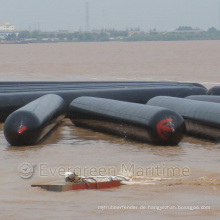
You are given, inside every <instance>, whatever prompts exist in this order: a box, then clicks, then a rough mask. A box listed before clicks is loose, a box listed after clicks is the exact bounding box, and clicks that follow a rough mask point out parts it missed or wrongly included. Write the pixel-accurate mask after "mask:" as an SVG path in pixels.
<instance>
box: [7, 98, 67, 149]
mask: <svg viewBox="0 0 220 220" xmlns="http://www.w3.org/2000/svg"><path fill="white" fill-rule="evenodd" d="M66 110H67V105H66V102H65V101H64V100H63V99H62V98H61V97H60V96H58V95H53V94H51V95H45V96H43V97H40V98H38V99H36V100H35V101H33V102H30V103H29V104H27V105H25V106H24V107H22V108H20V109H18V110H17V111H15V112H13V113H12V114H11V115H9V117H8V118H7V119H6V121H5V125H4V134H5V137H6V139H7V141H8V142H9V143H10V144H11V145H14V146H21V145H34V144H37V143H38V142H39V141H40V140H41V139H42V138H43V137H44V136H45V135H46V134H47V133H48V132H49V131H50V130H51V129H52V128H54V127H55V126H56V125H57V123H59V122H60V121H61V120H62V119H63V118H64V117H65V114H66Z"/></svg>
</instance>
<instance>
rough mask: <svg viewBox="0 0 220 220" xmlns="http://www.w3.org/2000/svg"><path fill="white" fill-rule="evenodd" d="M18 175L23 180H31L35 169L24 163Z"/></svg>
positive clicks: (19, 167)
mask: <svg viewBox="0 0 220 220" xmlns="http://www.w3.org/2000/svg"><path fill="white" fill-rule="evenodd" d="M18 173H19V176H20V177H21V178H23V179H29V178H31V177H32V175H33V173H34V168H33V166H32V165H31V164H30V163H28V162H24V163H21V164H20V165H19V166H18Z"/></svg>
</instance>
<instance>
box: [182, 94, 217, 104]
mask: <svg viewBox="0 0 220 220" xmlns="http://www.w3.org/2000/svg"><path fill="white" fill-rule="evenodd" d="M186 99H191V100H197V101H205V102H216V103H220V96H218V95H191V96H187V97H186Z"/></svg>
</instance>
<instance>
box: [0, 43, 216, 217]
mask: <svg viewBox="0 0 220 220" xmlns="http://www.w3.org/2000/svg"><path fill="white" fill-rule="evenodd" d="M0 47H1V48H0V79H1V80H24V79H26V80H51V79H53V80H124V79H125V80H168V81H169V80H178V81H186V80H188V81H195V82H196V81H197V80H198V79H199V82H200V83H202V82H205V85H206V86H207V87H211V86H212V85H214V84H217V83H218V79H219V72H220V63H219V57H220V44H219V42H218V41H200V42H138V43H118V42H117V43H73V44H39V45H35V44H30V45H1V46H0ZM60 51H62V53H60ZM30 53H31V54H32V56H30V55H29V54H30ZM21 54H22V56H21ZM219 151H220V145H219V144H215V143H213V142H208V141H206V140H199V139H195V138H192V137H185V138H184V139H183V140H182V141H181V142H180V144H179V145H178V146H172V147H171V146H152V145H149V144H145V143H139V142H135V141H131V140H127V139H122V138H120V137H116V136H113V135H108V134H102V133H99V132H95V131H92V130H89V129H83V128H79V127H75V126H74V125H73V124H72V123H71V121H70V120H68V119H65V121H64V122H63V123H62V124H61V125H59V126H58V127H56V128H55V129H54V130H53V132H51V134H50V135H49V136H47V137H46V138H45V139H43V140H42V141H41V142H40V143H39V144H38V145H36V146H31V147H19V148H17V147H12V146H9V144H8V143H7V141H6V140H5V137H4V133H3V124H0V195H1V196H0V203H1V206H0V213H1V218H2V219H18V218H19V219H30V218H33V217H34V218H36V219H45V216H47V219H63V218H65V219H72V218H73V217H76V218H77V219H99V218H100V219H113V218H114V219H115V218H116V219H117V218H120V219H134V218H138V219H144V218H146V214H147V215H148V216H149V219H176V218H177V217H184V218H185V217H189V218H191V219H194V217H195V216H198V218H199V217H201V216H203V217H204V218H205V217H206V216H209V217H210V216H211V217H215V218H217V217H218V216H219V215H220V209H219V203H220V199H219V198H220V197H219V194H220V186H219V180H220V178H219V173H220V171H219V165H220V159H219ZM23 162H29V163H31V164H32V165H34V170H35V172H34V174H33V176H32V177H31V178H30V179H26V180H24V179H22V178H21V177H20V176H19V175H18V166H19V165H20V164H21V163H23ZM41 164H45V167H46V169H47V170H46V171H47V172H46V173H47V174H48V175H46V176H42V175H40V172H39V171H40V169H41V167H40V166H41ZM123 164H124V165H125V166H127V167H128V168H130V166H131V165H134V166H135V168H136V169H138V168H143V169H146V168H155V169H156V167H157V166H158V167H159V168H163V167H164V168H167V167H174V168H178V169H183V168H185V167H187V168H189V176H184V177H183V176H181V177H180V176H178V175H177V174H175V175H174V176H169V177H168V178H167V177H163V176H162V177H161V176H156V175H152V176H146V175H137V173H135V174H134V175H132V176H131V177H132V178H133V185H125V186H121V187H119V188H115V189H108V190H102V191H93V190H91V191H78V192H64V193H51V192H45V191H40V190H33V189H31V188H30V185H31V184H32V183H37V182H44V181H53V180H54V179H56V178H62V177H61V176H59V175H58V174H57V172H56V171H57V169H58V168H59V167H64V168H67V167H73V168H75V167H81V168H91V167H94V168H100V167H106V168H111V167H113V168H115V169H116V170H117V172H120V171H121V167H122V165H123ZM49 170H50V171H51V172H50V173H49ZM130 171H131V170H128V174H129V173H131V172H130ZM149 183H151V184H149ZM101 205H106V206H107V205H118V206H122V205H133V206H135V205H136V206H141V205H142V206H143V205H155V206H159V205H161V206H165V205H193V206H200V205H209V206H211V210H196V211H193V212H192V211H190V212H189V211H187V210H181V211H180V210H166V211H160V212H158V211H152V210H121V209H118V210H104V211H103V210H99V209H98V206H101ZM21 210H22V212H21ZM42 216H44V218H43V217H42Z"/></svg>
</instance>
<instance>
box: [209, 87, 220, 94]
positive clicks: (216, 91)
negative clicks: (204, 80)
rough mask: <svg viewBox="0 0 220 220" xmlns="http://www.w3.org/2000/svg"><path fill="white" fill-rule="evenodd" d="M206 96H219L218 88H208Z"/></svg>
mask: <svg viewBox="0 0 220 220" xmlns="http://www.w3.org/2000/svg"><path fill="white" fill-rule="evenodd" d="M207 95H220V86H214V87H212V88H210V89H209V90H208V92H207Z"/></svg>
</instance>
